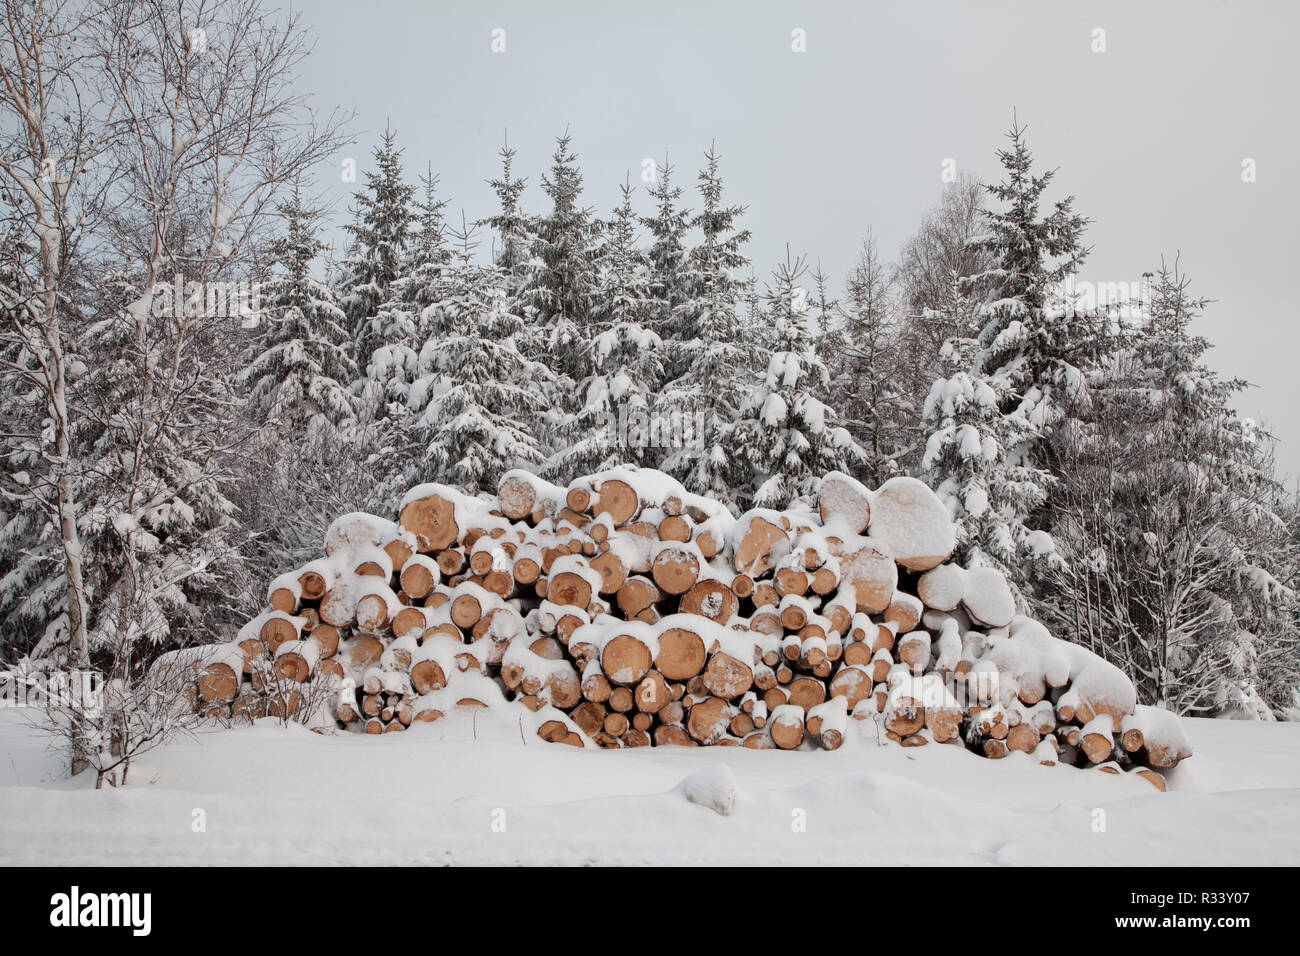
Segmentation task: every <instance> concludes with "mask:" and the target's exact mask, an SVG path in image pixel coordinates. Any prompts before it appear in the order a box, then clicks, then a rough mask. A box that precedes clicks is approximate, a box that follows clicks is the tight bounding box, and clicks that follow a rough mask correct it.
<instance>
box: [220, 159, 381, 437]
mask: <svg viewBox="0 0 1300 956" xmlns="http://www.w3.org/2000/svg"><path fill="white" fill-rule="evenodd" d="M278 209H279V214H280V216H281V218H282V219H283V221H284V231H283V233H282V234H281V235H280V236H278V237H277V238H276V239H275V240H274V241H273V242H272V244H271V250H270V251H271V255H272V259H273V262H274V264H275V267H276V271H274V272H273V273H272V275H271V278H270V279H269V280H268V281H267V282H266V284H265V286H264V287H263V288H262V290H261V299H262V303H261V304H262V309H261V317H260V327H259V328H258V330H257V334H256V336H255V338H254V341H253V343H252V345H251V347H250V348H249V350H248V352H247V359H246V361H245V364H244V367H243V368H242V370H241V371H240V372H239V374H238V375H237V377H236V381H237V383H238V384H239V386H240V388H241V390H242V391H243V392H244V393H245V394H246V395H247V397H248V403H249V406H250V407H251V408H252V409H254V410H255V412H256V413H257V415H258V416H259V418H260V420H261V421H263V422H266V421H274V422H275V423H276V431H277V434H279V435H282V436H294V437H295V438H297V437H301V436H302V435H304V434H305V433H306V432H308V431H311V430H315V429H319V428H321V427H322V426H338V425H340V424H342V423H346V422H349V421H351V420H352V419H353V418H354V417H355V415H356V413H357V399H356V397H355V396H354V395H353V394H352V392H351V391H350V385H351V382H352V380H353V379H354V378H355V377H356V367H355V365H354V364H353V362H352V359H351V358H350V357H349V355H348V343H349V337H348V333H347V331H346V329H345V323H346V322H347V317H346V315H345V314H344V312H343V310H342V309H341V308H339V306H338V304H337V303H336V302H335V300H334V296H333V294H332V292H331V291H330V289H329V287H328V286H327V285H325V283H323V282H320V281H319V280H317V279H316V278H314V277H313V276H312V263H313V262H314V261H315V259H316V258H317V256H318V255H319V254H320V252H321V251H322V250H323V249H324V243H322V242H321V241H320V240H319V239H318V238H317V232H316V230H317V224H318V222H319V220H320V217H321V211H320V210H319V209H317V208H313V207H309V206H308V205H306V204H305V203H304V201H303V197H302V191H301V187H300V186H297V185H296V186H295V187H294V191H293V194H292V196H291V197H290V198H289V200H288V201H286V202H284V203H282V204H280V205H279V207H278Z"/></svg>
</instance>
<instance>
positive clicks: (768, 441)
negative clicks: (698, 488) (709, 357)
mask: <svg viewBox="0 0 1300 956" xmlns="http://www.w3.org/2000/svg"><path fill="white" fill-rule="evenodd" d="M806 271H807V266H806V265H805V263H804V260H803V259H802V257H801V258H798V259H794V260H791V259H790V257H789V254H788V252H787V255H786V261H785V262H784V263H782V264H780V265H779V266H777V268H776V269H775V270H774V271H773V273H772V280H773V281H772V283H771V284H770V285H769V287H768V291H767V297H766V298H767V303H768V307H769V309H770V315H771V318H772V320H773V323H774V335H775V345H776V348H775V349H774V350H773V352H772V354H771V358H770V359H769V361H768V364H767V368H766V369H765V371H764V373H763V375H762V377H761V379H760V381H759V382H758V384H757V385H756V386H754V387H753V388H752V389H751V391H750V393H749V397H748V399H747V400H746V402H745V404H744V406H743V407H742V408H741V410H740V419H739V421H737V423H736V424H735V426H734V427H733V429H732V435H733V438H732V442H731V446H730V447H731V450H732V454H733V455H734V456H735V460H736V462H737V465H738V472H739V475H740V482H741V489H740V490H741V504H742V505H745V506H754V507H764V508H784V507H786V506H787V505H788V504H790V502H792V501H794V500H796V499H801V500H804V501H810V500H811V499H812V496H813V495H814V494H815V492H816V487H817V483H818V482H819V481H820V480H821V478H822V477H823V476H824V475H825V474H826V473H827V472H829V471H845V472H852V471H854V470H855V469H857V468H858V467H860V466H861V464H862V463H863V462H864V461H865V459H866V453H865V451H864V450H863V449H862V447H861V446H860V445H859V444H858V443H857V442H856V441H854V440H853V438H852V436H851V435H850V434H849V433H848V432H847V431H846V430H845V429H844V428H842V427H839V426H837V425H836V424H834V422H833V420H832V413H831V410H830V409H829V408H828V407H827V406H826V405H825V404H824V403H823V401H822V400H821V398H820V397H819V396H821V395H824V394H825V390H826V388H827V386H828V385H829V380H830V376H829V373H828V372H827V370H826V366H825V364H823V362H822V361H821V359H820V358H819V357H818V355H817V350H816V340H815V337H814V335H813V333H812V331H811V329H810V328H809V325H808V309H809V305H808V299H807V291H806V289H805V288H804V287H803V286H801V285H800V280H801V279H802V278H803V276H804V274H805V273H806Z"/></svg>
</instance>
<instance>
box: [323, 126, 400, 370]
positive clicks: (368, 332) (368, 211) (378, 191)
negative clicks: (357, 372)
mask: <svg viewBox="0 0 1300 956" xmlns="http://www.w3.org/2000/svg"><path fill="white" fill-rule="evenodd" d="M396 144H397V136H396V134H395V133H394V132H393V131H392V130H386V131H385V132H384V136H383V140H382V142H381V143H380V145H379V146H378V147H376V148H375V150H374V154H373V155H374V159H375V169H374V171H372V172H367V173H366V188H365V189H362V190H358V191H357V192H356V193H354V194H353V198H354V201H355V206H354V207H353V210H352V212H353V221H352V222H351V223H348V224H347V225H346V226H344V228H345V229H346V230H347V232H348V234H349V236H350V237H351V247H350V249H349V252H348V255H347V257H346V259H345V260H344V262H343V275H342V282H341V295H340V298H341V301H342V305H343V309H344V311H345V312H346V314H347V317H348V321H349V323H351V326H352V336H353V355H354V356H355V358H356V362H357V365H358V366H359V367H360V368H362V369H364V368H365V367H366V365H367V364H369V362H370V355H371V353H372V352H373V351H374V350H375V349H376V348H377V347H378V346H380V345H383V344H385V342H384V340H383V339H381V338H379V337H378V335H377V333H376V329H375V326H374V324H373V323H372V321H371V320H372V319H374V318H375V317H376V316H377V315H378V314H379V310H380V308H381V306H382V305H383V304H384V303H385V302H387V301H388V299H389V294H390V290H389V286H390V285H391V284H392V283H393V281H394V280H396V279H397V277H398V276H399V275H401V274H402V268H403V265H404V263H405V261H406V256H407V246H408V244H409V242H410V239H411V227H412V223H413V221H414V214H413V209H412V200H413V198H414V196H415V190H414V188H413V187H412V186H410V185H409V184H408V183H406V182H404V181H403V178H402V151H401V150H400V149H398V148H397V145H396Z"/></svg>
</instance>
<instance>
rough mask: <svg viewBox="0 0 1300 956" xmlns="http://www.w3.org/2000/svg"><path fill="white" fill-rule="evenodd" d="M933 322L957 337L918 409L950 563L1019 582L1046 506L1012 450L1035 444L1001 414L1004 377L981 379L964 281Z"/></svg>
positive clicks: (974, 320)
mask: <svg viewBox="0 0 1300 956" xmlns="http://www.w3.org/2000/svg"><path fill="white" fill-rule="evenodd" d="M933 311H934V312H936V313H938V315H934V316H931V318H932V320H933V321H936V322H941V323H942V324H943V325H944V326H945V327H946V328H950V329H956V330H961V331H964V332H965V335H964V336H959V337H954V338H950V339H949V340H948V341H947V342H945V343H944V346H943V349H942V350H941V351H940V358H941V360H942V361H943V363H944V371H945V372H946V376H945V377H944V378H941V379H938V380H936V381H935V382H934V385H933V386H932V388H931V389H930V394H929V396H928V397H927V398H926V401H925V404H924V406H923V408H922V409H921V423H922V427H923V431H924V432H925V433H926V434H927V435H928V436H929V438H928V440H927V441H926V447H925V454H924V456H923V457H922V459H921V477H922V478H924V479H925V480H926V481H927V483H929V484H930V486H931V487H932V488H934V490H935V492H936V493H937V494H938V495H939V497H940V499H942V500H943V502H944V503H945V504H946V505H947V507H948V511H949V512H950V513H951V514H952V517H953V523H954V525H955V527H956V531H957V547H956V550H955V551H954V558H953V559H954V560H955V561H957V562H958V563H960V564H963V565H966V566H972V565H980V566H987V567H994V568H998V569H999V570H1001V571H1003V573H1005V574H1006V575H1007V576H1008V577H1009V578H1011V580H1013V581H1016V582H1020V581H1024V580H1025V577H1026V574H1025V570H1024V567H1023V564H1024V561H1025V559H1026V555H1029V554H1033V553H1034V548H1035V547H1037V548H1039V549H1040V550H1041V549H1043V548H1044V547H1045V542H1044V540H1043V539H1044V535H1043V534H1041V533H1039V534H1035V533H1034V531H1033V530H1032V529H1031V528H1030V527H1027V526H1026V524H1025V516H1026V515H1030V514H1036V513H1038V512H1039V510H1040V509H1041V508H1042V506H1043V504H1044V503H1045V501H1046V494H1045V489H1044V483H1043V481H1042V480H1041V475H1040V473H1039V472H1037V471H1035V470H1034V469H1031V468H1029V467H1027V466H1026V465H1025V464H1024V463H1023V461H1022V460H1020V459H1019V458H1018V457H1017V456H1016V455H1015V449H1016V448H1018V447H1020V446H1022V445H1023V443H1024V442H1025V441H1026V440H1027V439H1028V438H1029V437H1032V436H1030V435H1027V434H1026V433H1025V432H1024V431H1023V430H1022V429H1023V419H1021V418H1018V417H1016V416H1007V415H1004V414H1003V413H1002V404H1003V402H1004V400H1005V399H1006V396H1007V395H1008V393H1009V392H1010V390H1011V383H1010V381H1009V380H1008V378H1007V377H1006V376H1005V375H997V374H993V375H989V374H985V373H984V372H982V371H979V370H978V368H977V366H978V357H979V355H980V347H979V343H978V341H977V340H976V335H977V331H978V328H979V325H980V321H981V317H980V314H979V310H978V306H977V304H976V303H974V302H972V301H971V300H970V299H969V298H967V296H966V294H965V292H964V285H963V283H962V281H961V277H960V276H958V275H956V274H955V273H954V274H952V275H951V276H950V280H949V288H948V301H947V302H946V303H945V304H944V306H943V308H942V309H936V310H933Z"/></svg>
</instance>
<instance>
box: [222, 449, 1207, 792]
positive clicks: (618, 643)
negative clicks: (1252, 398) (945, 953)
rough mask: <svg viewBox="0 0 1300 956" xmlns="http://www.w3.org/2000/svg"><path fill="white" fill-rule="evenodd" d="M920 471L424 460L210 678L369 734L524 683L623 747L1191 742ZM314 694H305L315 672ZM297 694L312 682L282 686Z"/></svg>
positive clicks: (1067, 747) (1151, 748)
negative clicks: (531, 469) (1035, 596)
mask: <svg viewBox="0 0 1300 956" xmlns="http://www.w3.org/2000/svg"><path fill="white" fill-rule="evenodd" d="M953 547H954V529H953V526H952V523H951V521H950V519H949V516H948V512H947V510H946V509H945V508H944V506H943V504H942V502H940V500H939V499H938V497H937V496H936V495H935V494H934V493H933V492H932V491H931V490H930V489H929V488H928V487H926V485H924V484H923V483H922V482H920V481H917V480H915V479H912V478H902V477H900V478H892V479H890V480H889V481H887V482H885V483H884V484H883V485H882V486H881V487H880V488H879V489H878V490H875V491H872V490H870V489H868V488H866V487H865V486H863V485H862V484H860V483H859V482H857V481H855V480H854V479H853V478H851V477H849V476H847V475H843V474H839V473H832V474H830V475H827V476H826V477H825V479H824V480H823V481H822V483H821V486H820V493H819V496H818V500H817V507H816V508H815V509H804V508H799V507H792V508H789V509H787V510H785V511H775V510H770V509H754V510H752V511H749V512H746V513H745V514H743V515H741V516H739V518H736V517H734V516H733V515H731V514H730V513H729V512H728V511H727V510H726V508H724V507H723V506H722V505H721V504H719V503H718V502H715V501H712V500H710V499H708V498H705V497H701V496H699V495H694V494H691V493H689V492H687V491H686V490H685V489H684V488H683V487H682V486H681V485H680V484H679V483H678V482H676V481H675V480H673V479H671V478H669V477H668V476H666V475H664V474H662V473H660V472H657V471H653V470H648V469H639V468H634V467H630V466H628V467H623V468H617V469H613V470H610V471H606V472H602V473H599V474H594V475H586V476H582V477H579V478H577V479H575V480H574V481H573V482H571V483H570V484H569V485H568V486H567V487H562V486H559V485H554V484H551V483H548V482H546V481H543V480H541V479H539V478H537V477H536V476H534V475H531V474H529V473H527V472H524V471H512V472H509V473H507V474H506V475H505V476H504V478H503V479H502V481H501V482H500V484H499V486H498V490H497V494H496V495H489V494H484V495H480V496H478V497H473V496H470V495H467V494H464V493H462V492H460V491H458V490H457V489H455V488H451V487H448V486H445V485H437V484H425V485H420V486H418V487H416V488H413V489H411V491H410V492H409V493H408V494H407V495H406V496H405V498H404V499H403V500H402V503H401V506H400V509H399V515H398V519H397V521H395V522H394V521H389V520H386V519H383V518H379V517H375V516H372V515H364V514H351V515H345V516H343V517H341V518H339V519H338V520H337V521H335V522H334V523H333V524H332V525H331V526H330V528H329V531H328V532H327V534H326V540H325V555H324V557H322V558H320V559H318V560H316V561H313V562H311V563H310V564H308V565H305V566H304V567H302V568H299V569H297V570H295V571H291V572H288V573H286V574H284V575H281V576H280V577H278V578H276V579H275V580H274V581H272V582H271V585H270V587H269V588H268V591H267V610H266V611H264V612H263V613H262V614H260V615H259V616H258V617H257V618H255V619H254V620H253V621H250V622H249V624H248V625H246V626H245V627H244V628H243V629H242V630H241V631H240V633H239V635H238V637H237V639H236V640H235V641H234V642H232V643H231V644H230V645H226V646H223V647H222V649H220V650H219V651H217V652H214V653H213V654H212V656H211V657H210V659H209V661H208V663H207V665H206V666H205V667H204V668H202V669H201V673H200V674H199V677H198V687H197V699H198V701H199V705H200V707H201V708H203V710H204V712H205V713H207V714H210V715H217V716H221V715H225V716H232V715H233V716H248V715H250V714H253V713H255V712H256V711H257V709H258V708H256V707H250V706H249V705H248V704H247V703H244V704H241V703H240V701H245V699H246V698H248V697H249V694H248V691H247V685H256V684H259V683H260V684H262V685H265V684H266V683H267V681H268V675H269V677H270V678H273V679H274V680H275V682H276V683H277V685H280V684H287V685H289V686H290V687H291V688H297V689H302V688H308V687H310V686H312V684H313V682H321V681H326V682H329V683H330V686H331V687H332V688H335V689H336V690H337V691H338V693H337V695H336V697H337V699H336V700H335V701H333V703H332V705H331V711H332V714H331V716H332V718H333V720H335V721H336V722H337V724H338V725H339V726H342V727H345V728H347V729H351V730H356V731H364V732H367V733H376V734H379V733H387V732H390V731H394V730H402V729H405V728H406V727H408V726H410V725H411V724H412V723H413V722H422V721H432V720H437V719H439V718H441V717H442V716H445V715H446V713H448V712H449V710H451V709H452V708H463V707H495V706H499V705H502V704H506V703H509V702H515V703H519V704H522V705H523V706H524V707H525V708H527V709H528V710H529V711H531V712H533V713H534V714H537V715H539V722H538V723H537V725H536V732H537V735H538V736H539V737H540V738H542V739H544V740H547V741H553V742H561V743H566V744H569V745H572V746H579V747H581V746H589V745H596V746H599V747H606V748H617V747H638V746H666V745H683V746H694V745H714V746H745V747H750V748H755V749H771V748H775V749H785V750H791V749H796V748H801V747H803V748H806V747H813V746H820V747H823V748H825V749H832V750H833V749H835V748H836V747H838V746H840V744H841V743H842V741H843V739H844V736H845V734H846V733H847V729H848V726H849V723H848V722H849V721H851V720H857V721H864V720H870V721H875V722H876V723H878V724H879V726H880V728H881V736H882V737H883V739H885V740H888V741H892V742H895V743H898V744H899V745H901V746H905V747H920V746H925V745H928V744H931V743H940V744H954V745H957V746H964V747H966V748H967V749H969V750H971V751H973V752H975V753H977V754H980V755H982V756H985V757H990V758H994V759H999V758H1003V757H1005V756H1007V755H1008V754H1010V753H1023V754H1025V755H1028V756H1029V757H1031V758H1032V759H1035V760H1037V761H1039V762H1040V763H1044V764H1056V763H1063V764H1071V765H1075V766H1080V767H1097V768H1099V769H1107V770H1110V771H1116V770H1118V771H1119V772H1132V773H1141V774H1142V775H1143V776H1144V778H1146V779H1148V780H1150V781H1151V782H1152V783H1153V785H1155V786H1157V787H1161V788H1162V787H1163V780H1162V779H1161V777H1160V771H1163V770H1168V769H1171V768H1172V767H1174V766H1176V765H1177V763H1178V762H1179V761H1180V760H1182V759H1185V758H1186V757H1187V756H1188V755H1189V754H1190V748H1189V747H1188V746H1187V743H1186V739H1185V738H1184V737H1183V736H1182V733H1181V731H1180V729H1179V727H1178V722H1177V719H1176V718H1174V717H1173V716H1172V715H1169V714H1167V713H1166V712H1164V711H1158V710H1155V709H1153V708H1145V707H1140V706H1138V705H1137V702H1136V695H1135V692H1134V689H1133V685H1132V683H1131V682H1130V681H1129V680H1128V679H1127V678H1126V677H1125V675H1124V674H1123V673H1122V672H1121V671H1119V670H1118V669H1117V668H1115V667H1114V666H1113V665H1111V664H1109V663H1107V662H1106V661H1105V660H1103V659H1102V658H1100V657H1098V656H1096V655H1094V654H1092V653H1090V652H1089V651H1087V650H1086V649H1084V648H1082V647H1080V646H1077V645H1074V644H1071V643H1069V642H1067V641H1063V640H1060V639H1057V638H1055V637H1053V636H1052V635H1051V634H1049V633H1048V631H1047V630H1046V628H1044V627H1043V626H1042V625H1041V624H1039V623H1038V622H1036V621H1034V620H1032V619H1030V618H1028V617H1026V616H1024V615H1021V614H1019V613H1017V608H1016V600H1015V596H1014V594H1013V592H1012V590H1011V588H1010V587H1009V586H1008V584H1007V582H1006V581H1005V579H1004V578H1003V577H1002V575H1001V574H1000V573H999V572H998V571H996V570H994V569H992V568H986V567H970V568H964V567H960V566H958V565H956V564H954V563H951V562H950V560H949V559H950V556H951V554H952V551H953ZM300 696H303V695H300ZM277 706H279V707H281V708H283V707H285V706H289V704H286V703H284V702H283V701H281V703H280V704H278V705H277Z"/></svg>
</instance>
